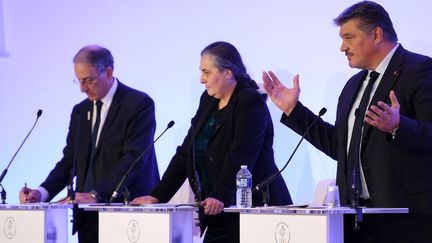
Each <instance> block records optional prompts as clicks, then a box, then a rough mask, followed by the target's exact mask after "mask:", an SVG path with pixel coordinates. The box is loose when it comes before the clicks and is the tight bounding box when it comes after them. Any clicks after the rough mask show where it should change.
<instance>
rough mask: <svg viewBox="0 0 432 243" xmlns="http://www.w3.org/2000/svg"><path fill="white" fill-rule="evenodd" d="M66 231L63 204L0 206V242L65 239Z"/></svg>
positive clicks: (63, 241)
mask: <svg viewBox="0 0 432 243" xmlns="http://www.w3.org/2000/svg"><path fill="white" fill-rule="evenodd" d="M67 234H68V220H67V207H63V206H61V207H56V206H50V205H36V204H31V205H1V206H0V242H8V243H9V242H10V243H22V242H32V243H54V242H56V243H67V241H68V239H67V236H68V235H67Z"/></svg>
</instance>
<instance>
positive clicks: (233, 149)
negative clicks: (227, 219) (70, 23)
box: [151, 82, 292, 206]
mask: <svg viewBox="0 0 432 243" xmlns="http://www.w3.org/2000/svg"><path fill="white" fill-rule="evenodd" d="M218 102H219V100H218V99H216V98H213V97H210V96H209V95H208V94H207V92H204V93H203V94H202V96H201V100H200V104H199V108H198V111H197V113H196V115H195V117H194V118H193V119H192V122H191V128H190V129H189V132H188V135H187V136H186V138H185V139H184V141H183V144H182V145H181V146H179V147H178V148H177V152H176V154H175V155H174V157H173V158H172V160H171V162H170V164H169V166H168V168H167V170H166V171H165V174H164V175H163V177H162V180H161V182H160V183H159V184H158V185H157V186H156V187H155V189H154V190H153V192H152V193H151V195H152V196H154V197H156V198H158V199H159V200H161V201H162V202H167V201H168V200H169V199H170V198H171V197H172V196H173V195H174V193H175V192H176V191H177V190H178V188H179V187H180V186H181V184H182V183H183V181H184V180H185V178H186V177H188V178H189V182H190V184H191V186H192V189H193V191H194V192H195V193H196V192H197V188H196V181H195V176H194V165H193V159H192V157H193V153H192V143H193V141H194V139H195V137H196V136H197V135H198V133H199V131H200V130H201V129H202V127H203V126H204V125H205V123H206V122H207V120H208V118H209V116H210V115H211V114H212V112H214V111H216V110H217V107H218ZM224 109H227V110H226V111H225V113H224V117H223V118H222V119H220V120H219V121H218V123H217V124H216V126H215V127H216V129H215V131H214V133H213V135H212V136H211V138H210V140H209V143H208V148H207V152H206V154H205V160H206V164H207V168H208V172H209V177H210V178H209V180H210V181H211V183H212V186H213V192H212V193H211V194H210V195H209V196H210V197H214V198H216V199H218V200H220V201H221V202H223V203H224V204H225V206H230V205H234V204H235V198H236V196H235V195H236V183H235V180H236V174H237V172H238V171H239V170H240V165H242V164H245V165H247V166H248V169H249V170H250V172H251V173H252V179H253V184H257V183H259V182H261V181H262V180H264V179H265V178H267V177H268V176H270V175H271V174H273V173H274V172H276V171H277V170H278V168H277V167H276V164H275V163H274V157H273V148H272V144H273V124H272V121H271V117H270V113H269V111H268V109H267V106H266V103H265V101H264V99H263V98H262V96H261V95H260V94H259V93H258V92H257V91H256V90H255V89H253V88H249V87H245V86H244V85H243V84H242V83H240V82H239V83H238V84H237V86H236V88H235V90H234V92H233V94H232V96H231V99H230V101H229V103H228V105H227V106H226V107H225V108H224ZM202 200H204V198H202ZM291 203H292V201H291V198H290V195H289V192H288V189H287V187H286V184H285V182H284V180H283V178H282V177H279V178H278V179H277V180H275V181H274V182H273V183H272V184H270V204H271V205H286V204H291ZM253 204H254V205H262V200H261V195H256V196H254V197H253Z"/></svg>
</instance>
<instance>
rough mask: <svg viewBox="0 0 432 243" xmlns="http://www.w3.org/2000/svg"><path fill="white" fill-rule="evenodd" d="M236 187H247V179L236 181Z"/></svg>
mask: <svg viewBox="0 0 432 243" xmlns="http://www.w3.org/2000/svg"><path fill="white" fill-rule="evenodd" d="M237 187H248V179H246V178H242V179H237Z"/></svg>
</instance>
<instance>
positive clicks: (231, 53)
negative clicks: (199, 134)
mask: <svg viewBox="0 0 432 243" xmlns="http://www.w3.org/2000/svg"><path fill="white" fill-rule="evenodd" d="M204 55H212V56H213V57H214V60H215V66H216V68H217V69H218V70H219V71H221V70H224V69H229V70H231V72H232V73H233V75H234V78H235V80H236V81H237V82H239V83H242V84H245V85H246V86H249V87H252V88H254V89H258V85H257V84H256V82H255V81H254V80H252V79H251V78H250V76H249V74H248V73H247V71H246V67H245V65H244V64H243V61H242V58H241V56H240V53H239V52H238V51H237V49H236V48H235V47H234V46H233V45H232V44H230V43H228V42H224V41H218V42H215V43H212V44H210V45H208V46H207V47H206V48H204V50H202V51H201V56H204Z"/></svg>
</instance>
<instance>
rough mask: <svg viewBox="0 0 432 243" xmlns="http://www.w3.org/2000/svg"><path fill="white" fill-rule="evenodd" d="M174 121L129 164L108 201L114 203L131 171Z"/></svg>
mask: <svg viewBox="0 0 432 243" xmlns="http://www.w3.org/2000/svg"><path fill="white" fill-rule="evenodd" d="M174 123H175V122H174V121H170V122H169V123H168V125H167V127H166V128H165V130H164V131H163V132H162V133H161V134H160V135H159V137H157V138H156V139H155V140H154V141H153V142H152V143H151V144H150V145H149V146H147V148H145V149H144V151H143V152H142V153H141V154H140V155H139V156H138V158H137V159H136V160H135V161H134V162H133V163H132V164H131V165H130V166H129V169H128V170H127V171H126V173H125V174H124V175H123V177H122V178H121V180H120V182H119V183H118V184H117V187H116V188H115V190H114V191H113V193H112V195H111V198H110V200H109V202H108V203H112V201H114V199H116V198H117V196H118V193H119V191H120V189H121V188H122V187H123V184H124V182H125V181H126V179H127V177H128V176H129V173H130V172H131V171H132V169H133V167H134V166H135V165H136V163H138V161H140V159H141V157H142V156H143V155H144V154H145V153H146V152H147V151H148V150H149V149H150V148H151V147H152V146H153V145H154V144H155V143H156V141H157V140H159V138H160V137H162V135H164V133H165V132H166V131H167V130H168V129H170V128H171V127H172V126H174Z"/></svg>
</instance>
